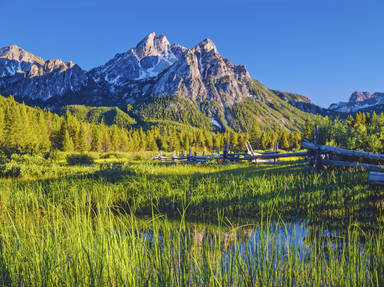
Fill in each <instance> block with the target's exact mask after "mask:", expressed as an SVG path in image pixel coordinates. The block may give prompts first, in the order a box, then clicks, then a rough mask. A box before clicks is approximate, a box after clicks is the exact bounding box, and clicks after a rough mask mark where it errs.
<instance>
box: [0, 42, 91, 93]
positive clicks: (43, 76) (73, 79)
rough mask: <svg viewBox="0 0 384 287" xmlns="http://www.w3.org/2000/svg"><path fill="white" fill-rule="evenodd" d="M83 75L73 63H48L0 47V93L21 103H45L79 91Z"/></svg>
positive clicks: (27, 54) (49, 61)
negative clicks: (17, 99) (24, 101)
mask: <svg viewBox="0 0 384 287" xmlns="http://www.w3.org/2000/svg"><path fill="white" fill-rule="evenodd" d="M86 80H87V76H86V72H85V71H84V70H82V69H81V68H80V67H79V66H78V65H75V64H74V63H73V62H67V63H64V62H63V61H61V60H58V59H51V60H48V61H45V60H43V59H42V58H40V57H38V56H35V55H33V54H31V53H29V52H27V51H25V50H23V49H22V48H20V47H18V46H16V45H11V46H9V47H4V48H0V90H1V92H2V93H3V94H6V95H8V94H12V95H14V96H15V97H16V98H20V99H23V100H26V101H28V100H39V101H46V100H48V99H49V98H52V97H56V96H63V95H65V94H67V93H69V92H76V91H79V90H80V88H81V87H82V86H83V85H84V84H85V82H86Z"/></svg>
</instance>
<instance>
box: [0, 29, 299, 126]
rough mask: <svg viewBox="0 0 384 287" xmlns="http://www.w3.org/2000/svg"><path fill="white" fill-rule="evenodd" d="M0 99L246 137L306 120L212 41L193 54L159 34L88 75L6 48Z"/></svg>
mask: <svg viewBox="0 0 384 287" xmlns="http://www.w3.org/2000/svg"><path fill="white" fill-rule="evenodd" d="M0 93H1V94H3V95H5V96H8V95H13V96H14V97H15V98H16V99H19V100H22V101H25V102H26V103H30V104H38V105H40V106H43V107H49V108H51V109H57V108H59V107H61V106H65V105H70V104H84V105H88V106H118V107H120V108H122V109H123V110H126V107H127V105H131V106H133V107H134V109H133V111H132V112H130V113H131V116H133V117H136V119H137V120H138V122H140V121H143V119H142V117H145V120H146V121H152V120H155V121H158V120H161V119H162V118H163V119H164V120H168V119H169V118H171V120H172V121H178V120H180V119H181V118H182V117H184V116H186V115H187V116H188V117H192V118H195V120H194V121H195V122H198V120H196V118H199V117H200V118H204V120H201V121H202V122H206V121H208V122H209V123H210V125H212V126H213V127H214V128H216V129H219V130H223V129H226V128H227V127H231V128H235V129H238V130H245V129H247V128H248V125H251V124H252V122H253V121H257V122H259V124H260V125H271V126H283V127H285V128H289V129H292V128H293V129H295V128H298V127H299V126H300V125H301V124H302V122H303V120H304V118H305V117H306V115H305V114H304V113H302V112H301V111H299V110H297V109H296V108H294V106H293V105H292V104H290V101H287V100H285V99H284V98H282V95H280V94H276V93H274V92H272V91H270V90H269V89H267V88H266V87H264V86H263V85H262V84H261V83H259V82H257V81H256V80H254V79H252V78H251V76H250V74H249V73H248V70H247V69H246V67H245V66H243V65H234V64H232V63H231V61H230V60H229V59H226V58H224V57H223V56H222V55H221V54H220V53H219V52H218V49H217V47H216V46H215V44H214V43H213V41H212V40H210V39H205V40H203V41H202V42H200V43H199V44H197V45H196V46H195V47H193V48H191V49H189V48H186V47H183V46H181V45H179V44H171V43H170V42H169V41H168V39H167V38H166V37H165V36H164V35H159V36H157V35H156V34H155V33H151V34H149V35H147V36H146V37H145V38H144V39H143V40H142V41H140V42H139V43H138V44H137V45H136V47H135V48H131V49H129V50H128V51H127V52H124V53H119V54H116V55H115V56H114V57H113V58H112V59H111V60H110V61H108V62H107V63H105V64H104V65H101V66H99V67H96V68H94V69H91V70H90V71H85V70H83V69H82V68H80V67H79V66H78V65H76V64H74V63H73V62H66V63H65V62H63V61H61V60H57V59H52V60H44V59H42V58H40V57H37V56H35V55H33V54H31V53H29V52H26V51H25V50H23V49H22V48H20V47H17V46H15V45H12V46H9V47H5V48H1V49H0ZM169 96H170V97H171V98H170V100H167V101H166V102H167V104H166V105H165V102H164V101H163V102H162V103H161V104H162V105H164V106H163V107H162V109H163V110H162V114H159V115H158V116H157V117H156V118H153V117H152V118H151V113H150V112H149V111H148V106H149V105H150V104H153V103H154V102H157V104H159V102H158V100H157V99H159V98H162V97H169ZM167 99H168V98H167ZM157 108H158V107H157ZM155 112H157V111H155ZM158 113H160V112H158ZM152 114H154V111H152ZM144 115H145V116H144ZM248 118H249V119H248ZM181 120H182V119H181Z"/></svg>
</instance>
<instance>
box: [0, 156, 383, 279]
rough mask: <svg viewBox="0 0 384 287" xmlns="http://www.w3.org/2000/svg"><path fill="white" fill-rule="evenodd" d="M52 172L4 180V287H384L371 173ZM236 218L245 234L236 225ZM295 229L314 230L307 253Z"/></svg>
mask: <svg viewBox="0 0 384 287" xmlns="http://www.w3.org/2000/svg"><path fill="white" fill-rule="evenodd" d="M55 168H57V169H59V170H61V172H60V173H56V174H55V176H49V174H45V175H42V176H41V177H39V178H30V177H25V178H20V179H17V180H10V179H3V180H1V181H0V190H1V193H0V203H1V204H0V230H1V232H0V253H1V256H0V283H2V285H15V286H19V285H28V286H29V285H34V286H52V285H60V286H63V285H66V286H67V285H70V286H84V285H90V286H122V285H127V286H275V285H280V286H286V285H287V286H292V285H296V286H364V285H367V286H380V285H382V284H384V281H383V276H382V270H383V268H384V251H383V250H384V246H383V242H384V235H383V234H384V233H383V229H382V227H383V215H382V211H383V190H381V189H370V188H368V186H367V185H366V182H367V174H366V173H363V172H348V171H343V172H328V173H327V174H323V175H320V174H318V175H316V174H312V173H310V172H307V171H306V170H305V169H304V167H303V166H289V167H287V166H258V167H255V166H253V165H248V164H224V165H217V164H196V165H187V164H164V163H158V164H154V163H145V162H140V161H124V162H120V163H116V162H115V163H96V164H94V165H92V166H77V167H69V166H60V164H55ZM238 217H241V218H242V220H243V221H241V224H243V223H244V222H245V223H249V224H252V225H247V226H243V227H241V226H239V224H232V225H231V224H230V222H234V221H235V218H238ZM169 218H177V220H176V221H170V220H169ZM192 219H193V220H194V221H200V222H204V221H207V220H209V221H210V222H214V224H213V225H212V224H211V225H206V224H203V223H200V224H197V225H196V224H192V223H191V222H190V220H192ZM282 220H283V221H282ZM290 220H294V221H295V220H296V221H297V220H299V221H305V222H309V223H308V224H307V225H306V227H305V228H306V230H307V234H306V235H305V248H304V249H301V248H299V247H298V245H297V244H295V242H296V241H295V240H292V238H293V237H294V236H296V235H295V234H292V232H290V231H289V230H288V228H286V226H285V225H284V222H286V221H290ZM276 221H277V222H278V224H279V227H276V226H275V225H274V222H276ZM336 227H337V228H336ZM276 228H279V230H280V231H281V232H280V233H277V232H276ZM255 230H257V236H256V237H255ZM252 234H253V235H252ZM279 234H285V236H283V237H281V235H279ZM252 236H253V237H252ZM251 238H257V240H255V239H253V240H251ZM252 242H253V243H252Z"/></svg>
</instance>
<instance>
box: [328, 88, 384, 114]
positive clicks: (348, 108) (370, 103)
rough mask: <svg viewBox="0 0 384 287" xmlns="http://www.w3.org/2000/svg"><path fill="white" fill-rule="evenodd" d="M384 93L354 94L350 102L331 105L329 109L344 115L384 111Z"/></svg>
mask: <svg viewBox="0 0 384 287" xmlns="http://www.w3.org/2000/svg"><path fill="white" fill-rule="evenodd" d="M383 105H384V93H378V92H376V93H373V94H371V93H369V92H354V93H352V95H351V97H350V98H349V101H348V102H339V103H336V104H331V105H330V106H329V109H330V110H332V111H337V112H343V113H356V112H359V111H382V110H383Z"/></svg>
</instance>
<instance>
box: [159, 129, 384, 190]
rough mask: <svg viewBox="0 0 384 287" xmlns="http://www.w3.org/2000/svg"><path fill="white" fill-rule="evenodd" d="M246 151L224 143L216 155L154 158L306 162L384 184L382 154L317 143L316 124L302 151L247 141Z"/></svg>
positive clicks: (383, 157) (189, 154)
mask: <svg viewBox="0 0 384 287" xmlns="http://www.w3.org/2000/svg"><path fill="white" fill-rule="evenodd" d="M245 147H246V149H247V150H246V151H238V150H237V149H236V148H233V147H232V146H230V145H229V144H225V145H224V146H223V149H222V152H220V150H219V148H217V150H216V151H217V153H216V154H211V155H206V154H205V152H203V153H202V155H198V154H197V153H196V152H195V153H194V154H192V153H191V149H189V153H187V152H184V154H183V155H180V154H179V153H176V152H173V156H166V155H163V154H162V153H161V152H160V154H159V155H157V156H155V157H154V158H153V160H160V161H174V162H206V161H213V160H216V161H218V162H221V161H232V162H236V161H251V162H253V163H255V164H258V163H263V164H293V163H301V162H307V163H308V167H309V168H311V169H313V171H316V172H319V171H322V170H325V169H327V168H328V167H342V168H354V169H366V170H368V171H370V173H369V177H368V182H369V183H370V184H372V185H384V154H375V153H370V152H364V151H356V150H349V149H343V148H338V147H333V146H329V145H320V144H318V134H317V127H315V129H314V140H313V142H311V141H309V140H304V141H303V144H302V148H303V149H306V150H307V151H304V152H290V153H281V152H280V151H278V144H277V143H275V146H274V150H273V151H270V152H255V151H254V150H253V148H252V146H251V144H250V143H249V142H247V143H246V144H245ZM290 157H295V158H303V159H300V160H297V159H296V160H293V161H279V159H281V158H290Z"/></svg>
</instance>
